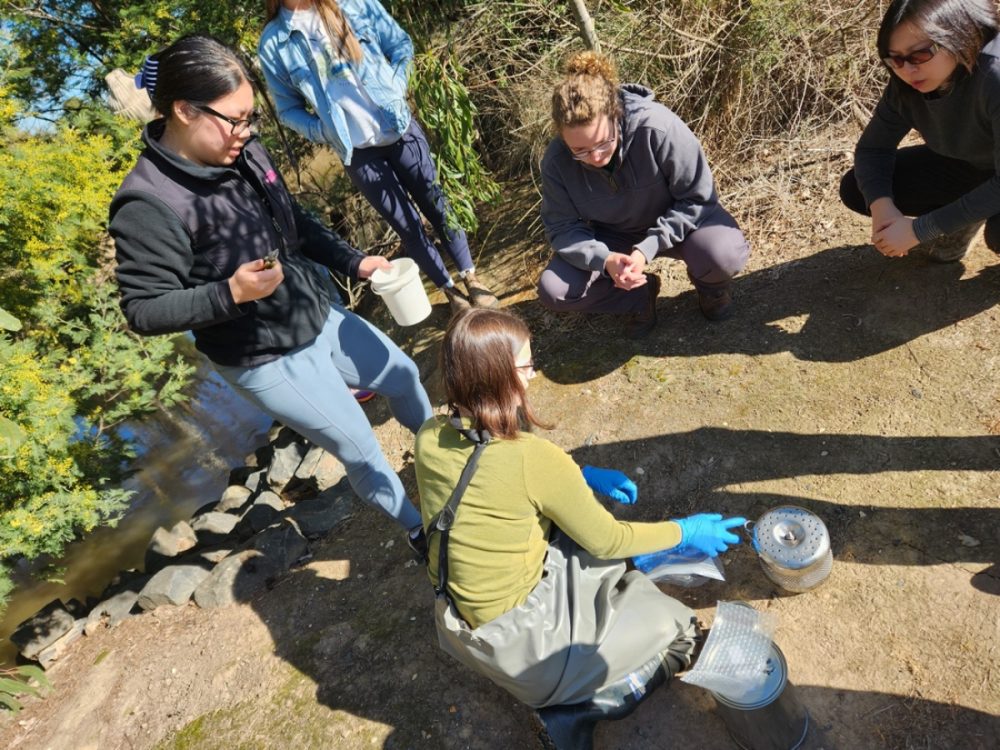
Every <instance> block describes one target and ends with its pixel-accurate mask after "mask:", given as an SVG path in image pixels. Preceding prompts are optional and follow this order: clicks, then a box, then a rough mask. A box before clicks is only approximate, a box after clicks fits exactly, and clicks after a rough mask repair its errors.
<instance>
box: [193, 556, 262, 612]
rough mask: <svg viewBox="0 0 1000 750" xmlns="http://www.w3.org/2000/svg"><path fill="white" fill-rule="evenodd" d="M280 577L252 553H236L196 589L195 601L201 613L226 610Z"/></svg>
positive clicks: (217, 567)
mask: <svg viewBox="0 0 1000 750" xmlns="http://www.w3.org/2000/svg"><path fill="white" fill-rule="evenodd" d="M280 574H281V571H280V570H278V568H277V567H276V566H275V565H274V563H273V562H271V561H270V560H268V558H267V557H266V556H265V555H263V554H261V553H260V552H259V551H257V550H255V549H245V550H242V551H241V552H235V553H233V554H232V555H230V556H229V557H227V558H225V559H224V560H223V561H222V562H220V563H219V564H218V565H216V566H215V569H214V570H212V572H211V573H210V574H209V576H208V578H206V579H205V580H204V581H202V582H201V584H200V585H199V586H198V588H197V589H195V592H194V601H195V603H196V604H197V605H198V606H199V607H202V608H204V609H210V608H213V607H228V606H229V605H230V604H233V603H235V602H238V601H246V600H247V599H249V598H250V597H252V596H253V595H254V594H256V593H258V592H260V591H263V590H264V589H265V588H267V586H268V584H269V583H270V582H271V581H272V580H274V579H275V578H277V577H278V576H279V575H280Z"/></svg>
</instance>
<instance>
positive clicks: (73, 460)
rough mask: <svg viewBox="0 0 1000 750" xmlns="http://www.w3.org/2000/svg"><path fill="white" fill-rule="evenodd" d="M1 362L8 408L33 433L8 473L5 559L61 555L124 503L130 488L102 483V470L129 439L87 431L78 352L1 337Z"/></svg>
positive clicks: (1, 521)
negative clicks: (78, 388) (78, 391)
mask: <svg viewBox="0 0 1000 750" xmlns="http://www.w3.org/2000/svg"><path fill="white" fill-rule="evenodd" d="M0 362H3V368H2V370H0V413H2V414H6V415H14V419H16V420H17V423H18V424H19V426H20V427H21V428H22V429H23V431H24V434H25V439H24V441H23V442H22V443H21V445H20V446H19V447H18V448H17V450H16V451H15V453H14V456H13V458H10V459H7V460H5V461H4V462H3V471H2V472H0V558H2V559H4V560H12V559H16V558H18V557H27V558H35V557H38V556H39V555H43V554H46V555H53V556H56V555H59V554H61V553H62V550H63V547H64V546H65V544H66V543H68V542H70V541H72V540H73V539H74V538H76V536H77V535H78V534H79V533H80V532H86V531H89V530H91V529H93V528H94V527H95V526H97V525H98V524H101V523H113V522H114V520H115V519H116V517H117V515H118V514H119V513H120V512H121V510H122V509H123V508H124V506H125V501H126V500H127V499H128V493H126V492H125V491H124V490H120V489H108V488H102V487H101V484H102V482H101V479H102V477H101V476H100V475H99V473H98V472H100V470H101V469H102V468H108V467H109V466H111V467H112V468H113V464H114V463H115V462H116V461H118V460H120V459H121V458H122V457H123V456H122V446H120V445H118V444H116V443H115V442H114V441H111V440H108V439H107V438H104V439H93V438H91V439H86V437H89V436H81V435H80V430H79V427H80V425H78V421H77V420H78V418H77V417H76V413H77V408H76V404H75V403H74V400H73V397H72V393H73V390H74V386H75V380H76V374H75V369H74V367H75V365H76V364H77V363H76V361H75V358H73V357H70V356H67V355H66V354H65V353H63V352H61V351H56V352H54V353H52V354H49V355H45V354H42V353H40V352H39V351H38V349H37V348H36V346H35V344H34V342H32V341H29V340H23V341H11V340H10V339H9V338H8V337H7V336H0ZM0 572H4V571H0Z"/></svg>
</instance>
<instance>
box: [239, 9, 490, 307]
mask: <svg viewBox="0 0 1000 750" xmlns="http://www.w3.org/2000/svg"><path fill="white" fill-rule="evenodd" d="M266 11H267V19H268V23H267V25H266V26H265V27H264V33H263V34H262V35H261V38H260V43H259V45H258V53H259V55H260V62H261V66H262V67H263V70H264V78H265V80H266V81H267V87H268V89H269V90H270V92H271V95H272V96H273V97H274V100H275V104H276V106H277V110H278V117H279V118H280V120H281V122H282V123H284V124H285V125H287V126H288V127H290V128H291V129H292V130H294V131H295V132H297V133H299V134H301V135H303V136H304V137H306V138H308V139H309V140H310V141H312V142H313V143H321V144H324V145H327V146H329V147H330V148H332V149H333V150H334V151H335V152H336V153H337V156H339V157H340V159H341V161H342V162H343V163H344V171H345V172H347V176H348V177H350V179H351V182H353V183H354V185H355V186H356V187H357V188H358V190H359V191H361V194H362V195H363V196H364V197H365V198H367V199H368V202H369V203H371V204H372V206H374V207H375V209H376V210H377V211H378V212H379V213H380V214H381V215H382V217H383V218H384V219H385V220H386V221H387V222H388V223H389V226H390V227H392V229H393V230H394V231H395V232H396V234H398V235H399V237H400V240H402V243H403V249H404V252H405V253H406V255H408V256H409V257H411V258H413V260H414V261H416V263H417V265H418V266H419V267H420V270H422V271H423V272H424V273H425V274H427V276H428V277H430V279H431V281H433V282H434V284H435V285H436V286H438V287H440V288H441V289H442V290H443V291H444V293H445V296H446V297H447V298H448V301H449V303H450V305H451V308H452V310H453V311H455V310H459V309H462V308H466V307H469V305H470V302H471V304H473V305H475V306H477V307H495V306H496V305H497V304H498V301H497V298H496V297H495V296H494V295H493V294H492V293H491V292H490V290H489V289H487V288H486V286H484V285H483V284H482V283H481V282H480V281H479V280H478V279H477V278H476V275H475V268H474V266H473V263H472V255H471V253H470V252H469V244H468V242H467V240H466V237H465V233H464V232H463V231H461V230H460V229H459V230H455V229H451V228H450V227H449V226H448V222H447V215H446V213H447V208H446V204H445V199H444V194H443V193H442V191H441V187H440V185H439V184H438V183H437V173H436V171H435V168H434V163H433V161H432V160H431V153H430V147H429V146H428V145H427V139H426V137H425V136H424V133H423V131H422V130H421V129H420V126H419V125H418V124H417V123H416V121H414V120H413V119H412V118H411V117H410V110H409V108H408V106H407V104H406V83H407V75H408V68H409V65H410V61H411V60H412V58H413V45H412V44H411V42H410V38H409V37H408V36H407V35H406V32H405V31H403V29H401V28H400V26H399V24H397V23H396V21H395V20H393V18H392V16H390V15H389V14H388V13H387V12H386V11H385V9H384V8H383V7H382V6H381V5H380V4H379V2H378V0H345V2H342V3H337V2H335V1H334V0H266ZM418 208H419V210H420V212H422V213H423V214H424V216H426V217H427V218H428V220H429V221H430V222H431V224H432V225H433V227H434V231H435V232H436V233H437V236H438V239H439V240H440V241H441V246H442V247H443V248H444V249H445V251H446V252H447V253H448V255H450V256H451V259H452V262H453V263H454V264H455V267H456V268H457V269H458V271H459V272H460V273H461V276H462V278H463V280H464V282H465V287H466V289H467V290H468V298H466V297H465V296H464V295H462V294H461V293H460V292H459V291H458V290H457V289H456V288H455V285H454V282H453V281H452V279H451V276H450V275H449V273H448V271H447V269H446V268H445V265H444V261H443V260H442V258H441V255H440V254H439V253H438V252H437V250H436V249H435V247H434V244H433V243H432V242H431V240H430V238H429V237H428V236H427V233H426V232H425V231H424V228H423V221H422V220H421V217H420V213H418Z"/></svg>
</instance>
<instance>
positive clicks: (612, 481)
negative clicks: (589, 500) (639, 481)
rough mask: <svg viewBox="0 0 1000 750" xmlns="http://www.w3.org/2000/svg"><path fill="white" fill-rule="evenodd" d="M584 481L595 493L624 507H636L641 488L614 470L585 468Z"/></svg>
mask: <svg viewBox="0 0 1000 750" xmlns="http://www.w3.org/2000/svg"><path fill="white" fill-rule="evenodd" d="M583 479H584V481H585V482H586V483H587V486H588V487H590V489H592V490H594V492H600V493H601V494H602V495H607V496H608V497H610V498H611V499H612V500H617V501H618V502H620V503H622V504H624V505H634V504H635V501H636V500H637V499H638V495H639V488H638V487H636V486H635V482H633V481H632V480H631V479H629V478H628V477H627V476H625V475H624V474H622V473H621V472H620V471H615V470H614V469H595V468H594V467H593V466H584V467H583Z"/></svg>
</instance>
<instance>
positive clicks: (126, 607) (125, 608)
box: [83, 571, 152, 635]
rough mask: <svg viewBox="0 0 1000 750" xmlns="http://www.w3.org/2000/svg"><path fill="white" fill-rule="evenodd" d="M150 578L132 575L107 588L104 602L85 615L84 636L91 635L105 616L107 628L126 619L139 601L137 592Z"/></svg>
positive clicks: (148, 576)
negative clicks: (109, 593)
mask: <svg viewBox="0 0 1000 750" xmlns="http://www.w3.org/2000/svg"><path fill="white" fill-rule="evenodd" d="M126 572H128V571H126ZM150 578H152V576H150V575H138V576H135V575H132V576H129V577H128V579H127V580H125V581H123V582H119V583H118V584H116V585H115V586H114V587H108V589H106V590H105V592H106V594H105V598H104V600H103V601H101V603H100V604H98V605H97V606H96V607H94V608H93V609H92V610H90V614H89V615H87V622H86V624H85V625H84V629H83V632H84V634H86V635H93V634H94V633H95V632H96V631H97V629H98V628H99V627H100V625H101V621H102V620H103V619H104V617H105V616H107V618H108V627H109V628H113V627H115V625H117V624H118V623H119V622H121V621H122V620H124V619H125V618H126V617H128V616H129V614H131V612H132V609H133V608H134V607H135V604H136V601H137V600H138V599H139V592H140V591H142V589H143V588H144V587H145V586H146V584H147V583H148V582H149V579H150ZM108 591H110V592H111V595H110V596H107V592H108Z"/></svg>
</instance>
